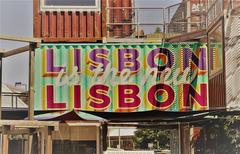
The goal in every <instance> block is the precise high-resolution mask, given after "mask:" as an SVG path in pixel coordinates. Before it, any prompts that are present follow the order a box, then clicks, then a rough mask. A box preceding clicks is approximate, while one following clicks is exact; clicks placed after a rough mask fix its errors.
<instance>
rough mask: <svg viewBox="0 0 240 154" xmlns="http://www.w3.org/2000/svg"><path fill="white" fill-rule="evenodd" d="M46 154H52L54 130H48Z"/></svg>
mask: <svg viewBox="0 0 240 154" xmlns="http://www.w3.org/2000/svg"><path fill="white" fill-rule="evenodd" d="M46 144H47V145H46V152H45V153H46V154H52V130H51V129H48V132H47V138H46Z"/></svg>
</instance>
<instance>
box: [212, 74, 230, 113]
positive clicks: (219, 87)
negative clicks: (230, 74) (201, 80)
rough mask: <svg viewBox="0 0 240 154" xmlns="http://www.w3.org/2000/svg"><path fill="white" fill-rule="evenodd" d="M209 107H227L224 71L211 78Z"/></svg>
mask: <svg viewBox="0 0 240 154" xmlns="http://www.w3.org/2000/svg"><path fill="white" fill-rule="evenodd" d="M208 84H209V108H210V109H223V108H225V107H226V99H225V98H226V97H225V96H226V94H225V80H224V72H221V73H219V74H218V75H216V76H215V77H214V78H211V79H210V80H209V83H208Z"/></svg>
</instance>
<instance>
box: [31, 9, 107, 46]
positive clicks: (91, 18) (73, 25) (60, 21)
mask: <svg viewBox="0 0 240 154" xmlns="http://www.w3.org/2000/svg"><path fill="white" fill-rule="evenodd" d="M40 21H41V22H40V26H39V28H40V32H41V33H40V36H35V37H42V38H44V39H46V41H49V42H52V41H55V42H63V41H67V42H76V40H78V39H79V38H82V39H84V38H85V39H86V41H87V40H88V39H90V40H93V41H94V39H95V40H100V39H101V37H102V33H101V13H100V12H41V13H40ZM47 38H48V39H47Z"/></svg>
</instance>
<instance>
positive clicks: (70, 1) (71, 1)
mask: <svg viewBox="0 0 240 154" xmlns="http://www.w3.org/2000/svg"><path fill="white" fill-rule="evenodd" d="M45 5H46V6H96V1H95V0H45Z"/></svg>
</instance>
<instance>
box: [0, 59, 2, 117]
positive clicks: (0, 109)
mask: <svg viewBox="0 0 240 154" xmlns="http://www.w3.org/2000/svg"><path fill="white" fill-rule="evenodd" d="M1 119H2V54H0V120H1Z"/></svg>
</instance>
